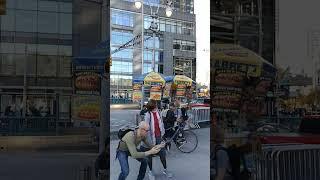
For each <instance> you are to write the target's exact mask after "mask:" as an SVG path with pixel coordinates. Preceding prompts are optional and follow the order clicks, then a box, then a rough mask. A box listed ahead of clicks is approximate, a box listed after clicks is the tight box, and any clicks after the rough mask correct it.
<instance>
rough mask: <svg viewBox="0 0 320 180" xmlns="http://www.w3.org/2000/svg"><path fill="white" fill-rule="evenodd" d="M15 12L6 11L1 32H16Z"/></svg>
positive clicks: (2, 17) (2, 19)
mask: <svg viewBox="0 0 320 180" xmlns="http://www.w3.org/2000/svg"><path fill="white" fill-rule="evenodd" d="M14 16H15V10H6V14H5V15H1V16H0V17H1V30H5V31H14V30H15V29H14V24H15V17H14Z"/></svg>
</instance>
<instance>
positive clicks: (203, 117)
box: [190, 107, 210, 128]
mask: <svg viewBox="0 0 320 180" xmlns="http://www.w3.org/2000/svg"><path fill="white" fill-rule="evenodd" d="M190 114H191V117H190V118H191V121H192V123H193V124H194V125H195V127H196V128H200V126H199V123H202V122H209V121H210V107H201V108H193V109H191V113H190Z"/></svg>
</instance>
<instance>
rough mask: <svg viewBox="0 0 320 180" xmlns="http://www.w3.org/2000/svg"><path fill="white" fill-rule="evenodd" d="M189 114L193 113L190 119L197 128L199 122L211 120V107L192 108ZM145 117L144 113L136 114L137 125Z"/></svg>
mask: <svg viewBox="0 0 320 180" xmlns="http://www.w3.org/2000/svg"><path fill="white" fill-rule="evenodd" d="M189 115H191V117H190V119H191V122H192V124H193V125H194V126H195V128H200V125H199V123H202V122H209V121H210V107H201V108H194V109H192V110H190V113H189ZM143 118H144V116H143V115H140V114H136V115H135V122H136V125H138V124H139V122H140V121H142V120H143Z"/></svg>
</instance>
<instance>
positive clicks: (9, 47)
mask: <svg viewBox="0 0 320 180" xmlns="http://www.w3.org/2000/svg"><path fill="white" fill-rule="evenodd" d="M0 47H1V49H0V50H1V51H0V52H1V53H8V54H9V53H10V54H11V53H14V49H15V48H14V43H0Z"/></svg>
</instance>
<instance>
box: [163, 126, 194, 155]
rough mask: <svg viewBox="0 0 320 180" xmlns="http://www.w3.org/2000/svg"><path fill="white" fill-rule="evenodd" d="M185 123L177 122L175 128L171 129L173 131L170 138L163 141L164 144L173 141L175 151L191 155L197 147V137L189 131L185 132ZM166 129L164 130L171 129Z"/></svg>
mask: <svg viewBox="0 0 320 180" xmlns="http://www.w3.org/2000/svg"><path fill="white" fill-rule="evenodd" d="M186 124H187V123H186V122H179V123H178V124H177V126H176V127H172V128H173V130H174V131H175V132H174V134H173V135H172V137H170V138H169V139H167V140H165V143H166V144H169V143H171V142H172V141H174V143H175V145H176V147H177V149H179V151H181V152H183V153H191V152H193V151H194V150H195V149H196V148H197V147H198V137H197V135H196V134H195V133H194V132H193V131H191V130H190V129H187V130H185V126H186ZM172 128H168V129H166V130H169V129H172Z"/></svg>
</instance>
